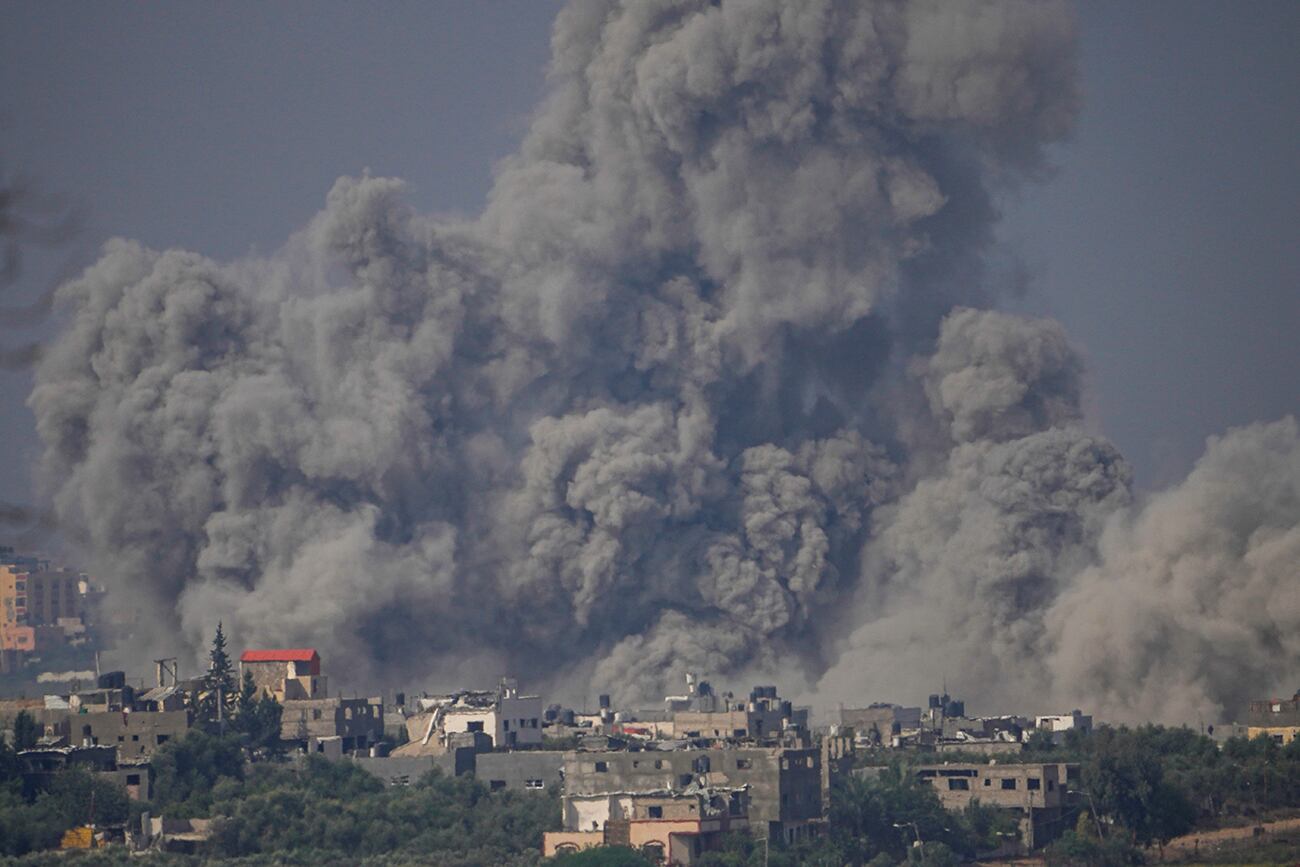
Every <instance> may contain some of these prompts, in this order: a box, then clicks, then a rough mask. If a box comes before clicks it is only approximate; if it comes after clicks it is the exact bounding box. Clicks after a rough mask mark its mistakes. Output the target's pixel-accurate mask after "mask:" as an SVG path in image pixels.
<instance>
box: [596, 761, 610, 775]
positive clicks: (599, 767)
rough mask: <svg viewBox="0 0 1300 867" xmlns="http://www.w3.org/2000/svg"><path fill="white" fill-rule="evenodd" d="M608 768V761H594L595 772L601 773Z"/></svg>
mask: <svg viewBox="0 0 1300 867" xmlns="http://www.w3.org/2000/svg"><path fill="white" fill-rule="evenodd" d="M608 770H609V762H596V773H598V774H603V773H605V772H606V771H608Z"/></svg>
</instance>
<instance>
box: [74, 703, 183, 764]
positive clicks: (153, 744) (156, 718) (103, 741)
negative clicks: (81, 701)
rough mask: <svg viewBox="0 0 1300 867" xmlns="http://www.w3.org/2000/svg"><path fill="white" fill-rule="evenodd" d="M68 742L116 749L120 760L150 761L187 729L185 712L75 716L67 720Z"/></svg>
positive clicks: (136, 712)
mask: <svg viewBox="0 0 1300 867" xmlns="http://www.w3.org/2000/svg"><path fill="white" fill-rule="evenodd" d="M66 724H67V727H68V730H67V735H68V740H69V742H70V743H72V744H80V745H82V746H109V747H115V748H116V749H117V758H118V760H119V761H125V760H127V759H139V758H145V759H147V758H149V757H150V756H152V755H153V754H154V753H155V752H157V750H158V748H159V747H161V746H162V745H163V744H165V743H167V742H168V741H173V740H180V739H181V738H183V737H185V734H186V732H188V731H189V730H190V715H189V712H188V711H183V710H173V711H159V712H156V713H155V712H150V711H134V712H132V711H122V712H101V713H74V714H70V715H69V716H68V717H67V718H66Z"/></svg>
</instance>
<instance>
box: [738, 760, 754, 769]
mask: <svg viewBox="0 0 1300 867" xmlns="http://www.w3.org/2000/svg"><path fill="white" fill-rule="evenodd" d="M752 767H754V762H753V761H752V760H751V759H736V770H738V771H747V770H749V769H750V768H752Z"/></svg>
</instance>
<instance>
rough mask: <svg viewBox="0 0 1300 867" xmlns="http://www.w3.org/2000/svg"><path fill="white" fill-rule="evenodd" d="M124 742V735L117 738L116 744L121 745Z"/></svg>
mask: <svg viewBox="0 0 1300 867" xmlns="http://www.w3.org/2000/svg"><path fill="white" fill-rule="evenodd" d="M125 740H126V735H118V736H117V742H118V743H119V744H120V743H123V742H124V741H125Z"/></svg>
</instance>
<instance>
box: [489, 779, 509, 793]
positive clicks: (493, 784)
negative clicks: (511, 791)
mask: <svg viewBox="0 0 1300 867" xmlns="http://www.w3.org/2000/svg"><path fill="white" fill-rule="evenodd" d="M505 787H506V781H505V780H492V781H490V782H489V783H488V789H489V790H490V791H493V792H499V791H501V790H502V789H504V788H505Z"/></svg>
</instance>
